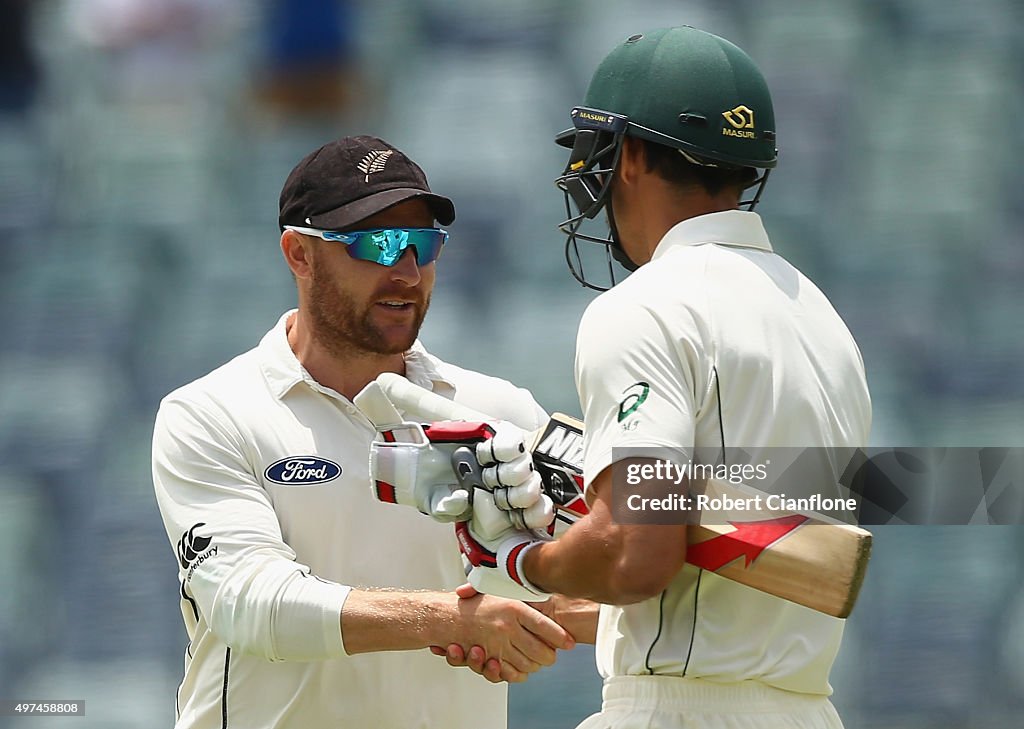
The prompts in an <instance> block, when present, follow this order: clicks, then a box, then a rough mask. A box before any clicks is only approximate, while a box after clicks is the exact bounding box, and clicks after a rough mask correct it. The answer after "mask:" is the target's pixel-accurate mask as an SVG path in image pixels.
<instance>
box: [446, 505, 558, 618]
mask: <svg viewBox="0 0 1024 729" xmlns="http://www.w3.org/2000/svg"><path fill="white" fill-rule="evenodd" d="M506 513H507V512H502V511H501V510H500V509H498V508H497V507H496V506H494V503H493V499H492V498H491V495H490V494H488V493H487V492H485V491H480V490H477V491H476V492H475V495H474V498H473V518H472V519H471V520H470V521H468V522H459V523H457V524H456V525H455V533H456V536H457V537H458V539H459V549H460V550H461V551H462V554H463V557H464V558H465V559H466V561H467V562H468V563H469V566H470V570H469V572H468V574H467V577H468V579H469V584H471V585H472V586H473V587H474V588H476V590H477V591H479V592H484V593H487V594H488V595H497V596H499V597H507V598H510V599H513V600H528V601H530V602H538V601H543V600H547V599H548V598H549V597H551V595H550V594H548V593H546V592H544V591H543V590H541V589H539V588H538V587H536V586H535V585H533V584H531V583H530V581H529V580H527V579H526V576H525V575H524V574H523V556H524V555H525V554H526V552H527V551H529V550H530V549H532V548H533V547H535V546H537V545H538V544H541V543H542V542H544V541H546V540H544V539H538V538H537V535H536V534H534V533H532V532H524V531H519V530H516V529H508V528H505V529H500V530H498V531H497V532H492V531H491V530H493V529H495V528H496V527H497V526H498V525H499V524H500V523H502V522H501V521H499V520H498V519H496V518H495V516H494V515H495V514H498V515H501V514H506ZM478 529H479V530H480V531H478ZM485 534H487V535H488V536H484V535H485Z"/></svg>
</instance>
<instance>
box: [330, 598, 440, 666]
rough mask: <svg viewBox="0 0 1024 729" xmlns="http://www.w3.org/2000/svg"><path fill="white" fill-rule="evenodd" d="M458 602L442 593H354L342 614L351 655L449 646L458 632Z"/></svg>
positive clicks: (343, 637) (342, 629)
mask: <svg viewBox="0 0 1024 729" xmlns="http://www.w3.org/2000/svg"><path fill="white" fill-rule="evenodd" d="M457 602H458V598H457V596H455V595H454V594H449V593H443V592H399V591H386V590H352V592H350V593H349V596H348V599H347V600H346V601H345V606H344V607H343V608H342V611H341V635H342V640H343V642H344V644H345V652H346V653H348V654H349V655H355V654H357V653H371V652H375V651H403V650H416V649H419V648H426V647H428V646H431V645H447V644H448V643H450V642H453V640H454V636H455V634H456V632H457V622H458V609H457Z"/></svg>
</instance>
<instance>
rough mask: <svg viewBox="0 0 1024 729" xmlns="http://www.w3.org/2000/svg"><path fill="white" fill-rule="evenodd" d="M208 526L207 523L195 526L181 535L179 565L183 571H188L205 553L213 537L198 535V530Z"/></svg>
mask: <svg viewBox="0 0 1024 729" xmlns="http://www.w3.org/2000/svg"><path fill="white" fill-rule="evenodd" d="M204 526H206V522H202V521H201V522H199V523H198V524H193V525H192V528H191V529H189V530H188V531H187V532H185V533H184V534H182V535H181V539H179V540H178V564H180V565H181V568H182V569H188V567H189V565H191V564H192V563H193V562H195V561H196V560H197V559H198V558H199V557H200V556H201V555H202V554H203V552H205V551H206V550H207V549H208V548H209V546H210V542H212V541H213V537H201V536H199V535H198V534H196V529H198V528H199V527H204Z"/></svg>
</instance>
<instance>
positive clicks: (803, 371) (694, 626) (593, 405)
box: [575, 210, 871, 726]
mask: <svg viewBox="0 0 1024 729" xmlns="http://www.w3.org/2000/svg"><path fill="white" fill-rule="evenodd" d="M575 374H576V384H577V388H578V391H579V395H580V403H581V406H582V409H583V413H584V416H585V417H584V420H585V430H584V432H585V433H586V437H585V452H584V472H585V474H586V475H587V477H588V481H587V486H588V487H589V485H590V479H593V478H595V477H596V476H597V474H600V473H601V472H602V471H603V470H604V469H605V468H607V467H608V466H610V465H611V464H612V463H613V460H616V459H618V458H621V457H624V456H625V455H626V454H627V453H629V452H631V451H632V450H633V449H635V448H669V449H680V448H682V449H685V450H686V451H688V452H691V453H692V452H693V449H694V448H698V449H702V448H709V449H717V448H719V447H725V448H728V447H741V448H751V447H754V448H758V447H760V448H771V447H784V446H787V447H790V446H791V447H801V448H808V447H815V446H821V447H826V446H828V447H864V446H866V445H867V439H868V432H869V429H870V424H871V405H870V399H869V395H868V389H867V384H866V378H865V372H864V364H863V361H862V358H861V354H860V352H859V350H858V348H857V345H856V343H855V342H854V339H853V337H852V335H851V334H850V332H849V330H848V329H847V327H846V325H845V324H844V323H843V321H842V319H841V318H840V317H839V315H838V314H837V313H836V311H835V310H834V309H833V307H832V305H831V304H830V303H829V301H828V300H827V298H826V297H825V296H824V295H823V294H822V292H821V291H820V290H819V289H818V288H817V287H816V286H815V285H814V284H813V283H812V282H811V281H810V280H808V279H807V278H806V277H805V276H804V275H803V274H801V273H800V272H799V271H798V270H796V269H795V268H794V267H793V266H791V265H790V264H789V263H787V262H786V261H785V260H784V259H783V258H782V257H780V256H778V255H776V254H775V253H774V252H773V251H772V247H771V244H770V243H769V240H768V236H767V234H766V232H765V230H764V227H763V225H762V223H761V219H760V217H759V216H758V215H757V214H756V213H752V212H741V211H738V210H733V211H725V212H718V213H711V214H706V215H700V216H697V217H694V218H690V219H687V220H684V221H682V222H680V223H678V224H676V225H675V226H674V227H672V228H671V229H670V230H669V231H668V232H667V234H666V235H665V236H664V237H663V238H662V240H661V241H660V243H659V244H658V246H657V248H656V250H655V251H654V254H653V258H652V260H651V261H650V262H649V263H647V264H646V265H644V266H642V267H640V268H639V269H638V270H637V271H636V272H635V273H633V274H632V276H630V277H629V278H628V279H626V280H625V281H623V282H622V283H619V284H618V285H616V286H615V287H614V288H612V289H610V290H608V291H607V292H605V293H603V294H601V295H600V296H599V297H598V298H597V299H595V300H594V301H593V302H592V303H591V304H590V306H589V307H588V308H587V310H586V312H585V314H584V316H583V319H582V322H581V324H580V327H579V335H578V341H577V354H576V364H575ZM637 383H644V384H645V385H646V388H644V389H645V390H646V392H645V397H644V398H643V399H642V402H641V403H640V404H639V405H638V406H636V407H635V409H633V410H632V411H631V412H630V411H629V407H624V405H626V406H630V407H631V406H633V405H636V401H637V399H638V394H639V392H638V389H637V388H636V385H637ZM631 388H632V389H631ZM631 393H632V395H631ZM623 415H624V417H623ZM613 449H615V450H614V455H613ZM843 625H844V622H843V621H842V620H839V619H837V618H832V617H829V616H826V615H823V614H821V613H818V612H815V611H812V610H809V609H807V608H804V607H801V606H799V605H796V604H794V603H791V602H787V601H785V600H782V599H779V598H776V597H773V596H770V595H768V594H766V593H762V592H758V591H756V590H753V589H751V588H748V587H745V586H743V585H740V584H737V583H735V582H732V581H730V580H727V579H724V578H721V577H719V576H718V575H716V574H714V573H710V572H706V571H703V570H700V569H698V568H697V567H693V566H691V565H686V566H684V567H683V569H682V570H681V571H679V572H678V573H677V574H676V576H675V577H674V579H673V580H672V581H671V583H670V584H669V586H668V588H667V589H666V590H664V592H662V593H661V594H659V595H657V596H655V597H652V598H649V599H646V600H643V601H642V602H638V603H635V604H630V605H623V606H611V605H603V606H602V607H601V613H600V620H599V624H598V634H597V663H598V670H599V671H600V673H601V675H602V676H604V677H605V679H606V682H605V703H606V707H607V706H608V705H609V704H608V702H609V699H612V700H614V699H616V698H617V697H618V696H619V695H620V692H623V693H625V694H631V693H632V694H634V696H633V698H634V699H635V698H636V691H638V690H646V688H644V689H639V688H638V687H637V686H636V685H635V684H636V681H635V680H634V681H632V683H633V685H632V686H631V685H630V684H631V677H638V676H643V677H648V676H665V677H670V676H675V677H686V678H695V679H703V680H704V682H706V683H710V684H713V685H745V686H754V687H756V686H758V685H761V686H764V687H771V688H774V689H783V690H784V691H785V692H793V693H791V694H789V695H790V696H795V695H797V694H803V695H816V696H820V697H824V696H828V695H829V694H831V691H832V689H831V687H830V685H829V681H828V677H829V671H830V669H831V666H832V663H833V661H834V659H835V657H836V654H837V651H838V649H839V645H840V640H841V638H842V633H843ZM672 683H673V682H671V681H668V682H667V683H665V682H662V683H660V684H658V685H661V686H670V685H672ZM675 683H678V684H682V683H683V682H675ZM651 685H653V684H650V683H647V684H644V686H645V687H649V686H651ZM712 688H714V686H712ZM769 690H770V689H769ZM670 695H671V694H667V695H666V694H662V695H661V698H662V699H666V697H667V696H670ZM779 695H780V696H782V695H783V694H779ZM690 696H693V694H690ZM722 698H724V699H727V700H728V699H729V695H728V694H722ZM722 708H725V706H723V707H722ZM736 710H739V709H736ZM828 710H829V711H831V709H830V708H829V709H828ZM835 721H838V720H837V719H836V720H835ZM599 725H600V724H598V723H595V724H594V726H599ZM588 726H589V725H588Z"/></svg>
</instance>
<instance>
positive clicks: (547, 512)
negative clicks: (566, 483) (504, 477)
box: [452, 447, 555, 539]
mask: <svg viewBox="0 0 1024 729" xmlns="http://www.w3.org/2000/svg"><path fill="white" fill-rule="evenodd" d="M452 468H453V469H454V471H455V473H456V475H457V477H458V481H459V484H460V485H461V486H462V488H463V489H465V490H466V491H468V492H469V493H471V494H472V498H471V500H472V502H473V520H474V522H475V531H476V533H477V534H478V535H479V536H481V537H482V538H484V539H493V538H495V537H496V535H498V534H499V533H501V532H504V531H508V530H510V529H518V530H520V531H528V530H531V529H533V530H537V534H538V536H540V535H541V534H545V535H546V533H547V529H548V527H549V525H550V524H551V523H552V522H553V521H554V519H555V504H554V502H553V501H552V500H551V497H550V496H548V495H547V494H544V493H541V485H542V483H541V479H540V475H539V474H538V473H536V472H533V471H530V472H528V479H527V481H526V482H525V483H522V484H519V485H518V486H510V487H507V488H499V489H494V490H493V491H490V490H489V489H487V488H485V487H484V485H483V483H484V480H485V479H484V475H483V471H485V470H486V469H481V468H480V464H479V463H478V462H477V457H476V456H475V455H474V454H473V452H472V451H471V450H470V449H469V448H467V447H461V448H458V449H456V450H455V452H454V453H453V454H452Z"/></svg>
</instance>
